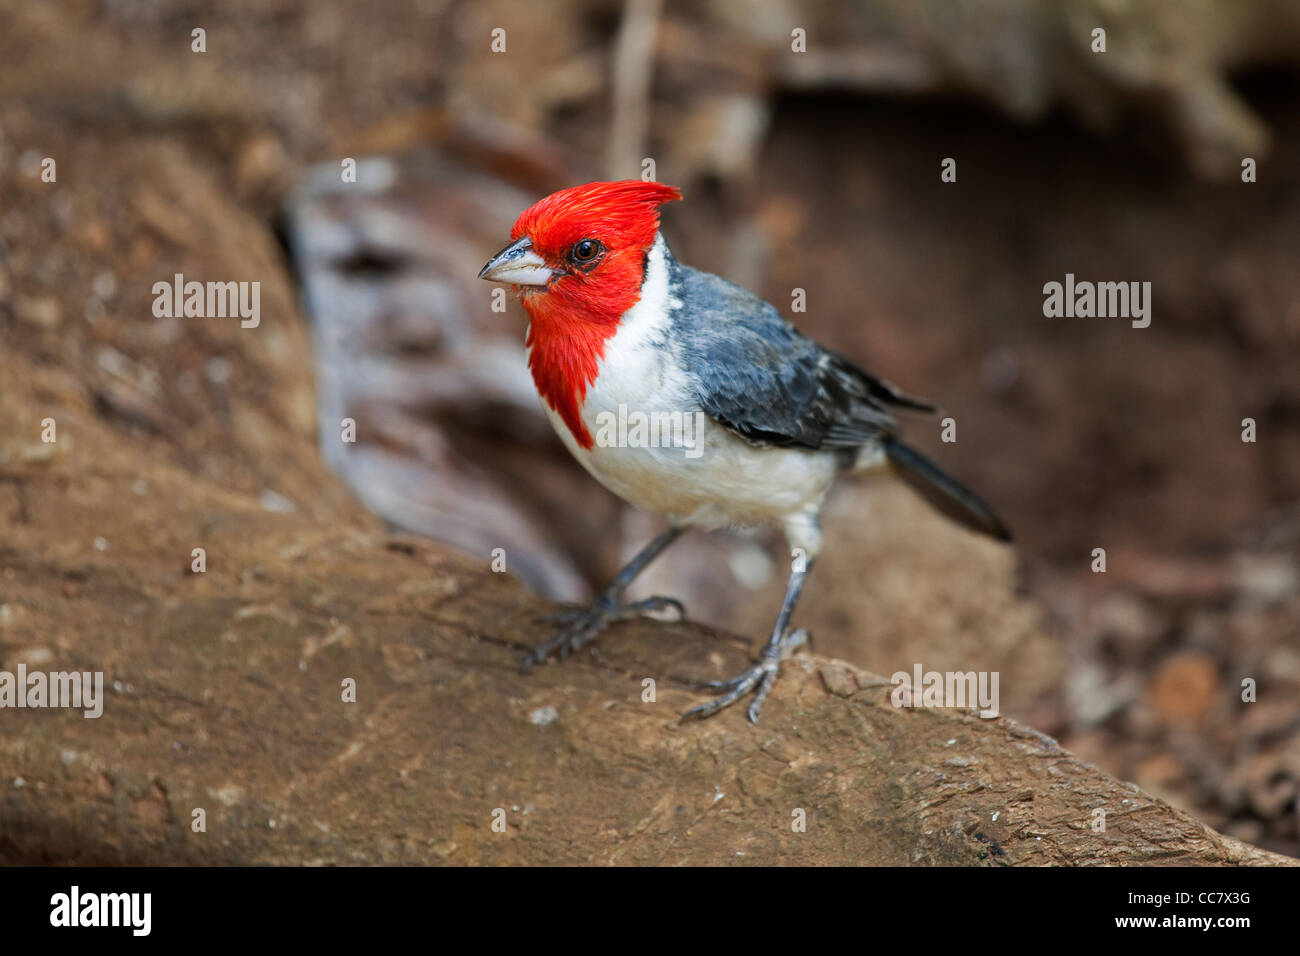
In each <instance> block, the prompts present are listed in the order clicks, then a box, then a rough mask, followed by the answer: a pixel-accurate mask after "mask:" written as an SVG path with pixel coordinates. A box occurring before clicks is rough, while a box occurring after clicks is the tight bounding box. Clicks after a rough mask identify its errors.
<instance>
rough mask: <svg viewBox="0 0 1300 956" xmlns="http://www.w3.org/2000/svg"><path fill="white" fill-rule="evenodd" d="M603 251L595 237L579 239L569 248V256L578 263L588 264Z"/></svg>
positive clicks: (603, 248)
mask: <svg viewBox="0 0 1300 956" xmlns="http://www.w3.org/2000/svg"><path fill="white" fill-rule="evenodd" d="M604 251H605V247H604V246H603V245H601V244H600V241H599V240H597V239H581V240H579V241H578V242H575V243H574V244H573V248H572V249H570V250H569V258H570V259H572V260H573V261H574V262H575V263H577V264H578V265H590V264H591V263H593V262H595V261H596V259H597V257H599V256H600V254H601V253H602V252H604Z"/></svg>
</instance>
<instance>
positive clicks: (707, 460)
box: [546, 237, 836, 528]
mask: <svg viewBox="0 0 1300 956" xmlns="http://www.w3.org/2000/svg"><path fill="white" fill-rule="evenodd" d="M665 250H666V246H665V245H664V240H663V238H662V237H656V238H655V243H654V245H653V246H652V247H651V250H650V255H649V256H648V261H647V266H646V280H645V283H644V285H643V286H642V294H641V299H640V300H639V301H638V302H637V304H636V305H635V306H633V307H632V308H631V309H629V310H628V311H627V312H626V313H625V314H624V316H623V319H622V321H621V323H620V326H619V330H618V332H617V333H615V334H614V335H613V336H612V337H611V338H610V339H609V341H608V342H606V343H605V355H604V357H603V359H602V360H601V362H600V365H599V372H598V374H597V377H596V381H595V382H594V383H593V384H592V385H591V387H590V388H588V390H587V395H586V400H585V402H584V404H583V407H582V416H583V420H584V421H585V422H586V425H587V428H588V429H589V430H590V431H591V434H592V436H593V437H594V438H595V439H596V444H595V446H594V447H592V448H591V449H584V448H582V447H581V446H579V445H578V443H577V441H576V440H575V439H574V437H573V435H572V434H571V433H570V431H569V429H568V427H567V426H566V425H565V424H564V421H563V420H562V419H561V418H560V417H559V415H557V414H556V413H555V412H554V411H553V410H552V409H550V408H549V407H547V408H546V413H547V415H548V416H549V418H550V419H551V424H552V425H553V426H554V428H555V430H556V432H557V433H558V434H559V435H560V437H561V439H563V441H564V443H565V445H566V446H567V447H568V449H569V451H570V452H571V453H572V454H573V456H574V457H575V458H577V459H578V461H579V462H580V463H581V464H582V466H583V467H584V468H586V469H587V471H589V472H590V473H591V474H592V475H593V476H594V477H595V478H596V480H597V481H599V482H600V483H601V484H603V485H604V486H605V487H606V488H609V489H610V490H611V491H613V492H614V493H615V494H616V495H618V496H619V497H621V498H623V499H624V500H626V501H629V502H631V503H632V504H634V505H636V506H637V507H640V508H644V509H646V510H649V511H657V512H661V513H664V514H667V515H669V516H671V517H673V518H674V519H675V520H677V521H678V522H679V523H681V524H686V525H695V526H700V527H706V528H719V527H725V526H727V525H731V524H741V525H752V524H762V523H767V522H781V523H786V524H789V520H790V519H791V518H792V516H796V515H806V514H808V513H810V512H812V513H815V512H816V510H817V509H818V508H819V507H820V505H821V501H822V499H823V498H824V496H825V494H826V491H827V490H828V489H829V487H830V484H831V482H832V481H833V480H834V478H835V474H836V461H835V457H834V456H833V455H831V454H828V453H824V452H813V451H808V450H799V449H781V448H755V447H754V446H752V445H750V444H749V443H748V442H745V441H744V440H743V439H740V438H738V437H737V436H736V435H734V434H733V433H732V432H731V431H729V430H728V429H727V428H725V427H724V426H722V425H719V424H718V423H717V422H715V421H713V419H711V418H709V416H708V415H706V414H704V413H703V412H702V411H701V410H700V407H699V404H698V403H697V402H696V400H695V398H694V395H693V390H692V388H691V383H690V381H689V380H688V378H687V376H686V374H685V372H683V371H682V369H681V368H680V367H678V366H677V365H676V363H675V362H674V360H673V353H672V350H671V349H667V348H664V347H662V343H664V342H665V341H666V337H667V335H668V333H669V331H670V324H671V318H672V313H673V312H674V311H676V310H677V309H679V308H681V303H680V302H679V301H678V300H676V299H674V298H672V296H671V294H670V289H669V281H668V267H667V263H666V261H665ZM638 423H640V428H639V430H638ZM656 440H657V441H658V447H654V443H655V442H656Z"/></svg>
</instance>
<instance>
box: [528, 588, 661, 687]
mask: <svg viewBox="0 0 1300 956" xmlns="http://www.w3.org/2000/svg"><path fill="white" fill-rule="evenodd" d="M669 608H672V609H674V610H675V611H676V612H677V615H678V617H679V618H684V617H686V609H685V608H684V607H683V606H682V602H681V601H679V600H677V599H676V598H670V597H659V596H656V597H648V598H646V599H645V600H643V601H620V600H618V599H617V598H614V597H609V596H602V597H599V598H597V599H596V601H595V602H594V603H593V604H591V605H590V606H588V607H580V608H570V609H569V610H566V611H561V612H560V613H558V614H551V615H548V616H547V617H545V618H543V620H545V621H548V622H551V623H556V624H560V625H562V626H561V627H560V630H559V633H557V634H556V635H555V636H554V637H553V638H551V639H550V640H549V641H547V642H545V643H544V644H539V645H538V646H537V647H534V648H533V649H532V650H531V651H529V652H528V653H527V654H525V655H524V659H523V663H522V664H520V667H519V669H520V670H521V671H522V672H523V673H525V674H527V673H528V672H529V671H530V670H532V669H533V666H534V665H535V664H540V663H542V662H543V661H545V660H546V659H547V658H549V657H551V656H552V655H556V656H558V657H559V658H560V659H561V660H563V659H564V658H566V657H568V656H569V655H570V654H572V653H573V652H574V651H578V650H581V649H582V648H583V647H585V646H586V645H588V644H590V643H591V642H592V641H594V640H595V639H596V638H597V637H599V636H600V634H601V632H602V631H604V630H605V629H606V628H607V627H609V626H610V625H611V624H613V623H615V622H617V621H626V620H629V619H631V618H635V617H642V616H643V615H646V614H653V613H655V612H657V611H666V610H668V609H669Z"/></svg>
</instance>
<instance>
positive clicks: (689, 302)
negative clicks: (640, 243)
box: [673, 263, 934, 449]
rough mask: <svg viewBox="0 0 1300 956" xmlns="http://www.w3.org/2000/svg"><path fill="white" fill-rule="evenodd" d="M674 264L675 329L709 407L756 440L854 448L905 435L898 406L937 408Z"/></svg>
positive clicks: (753, 300)
mask: <svg viewBox="0 0 1300 956" xmlns="http://www.w3.org/2000/svg"><path fill="white" fill-rule="evenodd" d="M673 265H674V279H675V280H676V281H675V282H674V283H673V285H674V286H675V288H674V292H675V294H677V296H678V297H679V298H680V299H681V301H682V306H681V308H680V309H678V310H677V311H676V312H675V313H674V316H675V320H676V321H675V323H674V332H675V333H676V336H677V338H676V340H677V341H678V342H679V343H680V344H681V349H682V356H681V359H682V363H683V365H684V366H685V369H686V371H687V372H688V373H689V374H690V375H691V377H692V380H693V381H694V382H695V388H696V395H697V398H698V400H699V403H700V407H701V408H702V409H703V410H704V412H705V413H706V414H708V415H709V416H711V417H712V418H714V419H715V420H717V421H718V422H720V423H722V424H723V425H726V426H727V427H728V428H730V429H731V430H732V431H734V432H736V433H737V434H738V435H740V436H741V437H742V438H744V439H746V440H747V441H749V442H751V443H753V444H756V445H778V446H791V445H794V446H800V447H804V448H814V449H819V448H827V449H831V448H853V447H857V446H859V445H863V444H865V443H867V442H869V441H872V440H876V439H880V438H883V437H890V436H894V435H897V434H898V431H899V429H898V422H897V421H895V420H894V417H893V415H892V414H890V411H889V407H888V406H891V405H894V406H900V407H904V408H912V409H916V410H919V411H933V410H934V407H933V406H932V405H930V404H929V403H928V402H925V401H923V400H921V399H917V398H913V397H911V396H908V395H906V394H904V393H903V392H901V391H900V390H898V389H897V388H895V387H894V386H893V385H890V384H889V383H888V382H886V381H884V380H882V379H879V378H876V377H875V376H874V375H872V374H870V373H869V372H867V371H865V370H863V369H861V368H859V367H858V366H857V365H855V364H854V363H853V362H851V361H850V360H849V359H847V358H845V357H844V356H842V355H838V354H837V353H835V352H832V351H831V350H829V349H826V348H823V347H822V346H820V345H818V344H817V343H816V342H814V341H812V340H811V339H809V338H807V337H805V336H804V335H802V334H800V333H799V331H798V330H797V329H795V328H794V326H792V325H791V324H790V323H789V322H787V321H786V320H785V319H783V318H782V317H781V314H780V313H779V312H777V311H776V309H774V308H773V307H772V306H771V305H769V304H768V303H766V302H764V301H763V300H762V299H760V298H758V297H757V296H756V295H754V294H752V293H750V292H747V291H746V290H744V289H742V288H740V287H739V286H735V285H732V284H731V283H730V282H727V281H726V280H724V279H720V278H718V277H717V276H715V275H710V274H709V273H707V272H700V271H699V270H696V269H691V268H689V267H687V266H682V265H679V264H677V263H674V264H673Z"/></svg>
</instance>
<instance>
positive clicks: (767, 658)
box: [682, 627, 808, 724]
mask: <svg viewBox="0 0 1300 956" xmlns="http://www.w3.org/2000/svg"><path fill="white" fill-rule="evenodd" d="M807 642H808V631H807V629H806V628H802V627H801V628H799V629H798V630H797V631H787V632H786V633H785V634H784V635H782V637H781V639H780V640H779V641H777V642H776V643H775V644H769V645H768V646H767V647H765V648H763V653H762V654H761V655H760V656H759V659H758V663H757V664H755V665H754V666H753V667H751V668H750V669H749V670H747V671H745V672H744V673H743V674H741V675H739V676H738V677H733V678H731V679H730V680H711V681H706V682H705V684H704V686H705V687H708V688H710V689H712V690H723V691H726V693H725V694H723V695H722V696H721V697H718V698H717V699H715V700H711V701H709V702H708V703H707V704H700V706H698V707H692V708H691V709H690V710H688V711H687V712H686V713H684V714H682V720H685V719H686V718H688V717H711V716H712V715H713V714H716V713H717V712H718V711H720V710H722V709H723V708H724V707H729V706H731V705H732V704H734V703H735V702H736V701H738V700H740V698H742V697H744V696H745V695H746V694H749V693H753V694H754V699H753V701H752V702H751V703H750V705H749V722H750V723H751V724H756V723H758V713H759V711H761V710H762V709H763V701H765V700H767V695H768V693H770V692H771V690H772V685H774V684H775V683H776V675H777V674H778V673H779V672H780V669H781V662H782V661H783V660H785V659H786V658H787V657H789V656H790V655H791V654H793V653H794V652H795V651H796V650H797V649H798V648H800V647H802V646H803V645H804V644H806V643H807Z"/></svg>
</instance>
